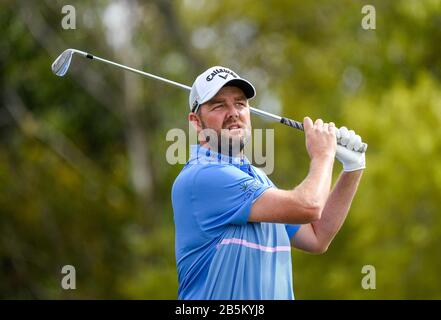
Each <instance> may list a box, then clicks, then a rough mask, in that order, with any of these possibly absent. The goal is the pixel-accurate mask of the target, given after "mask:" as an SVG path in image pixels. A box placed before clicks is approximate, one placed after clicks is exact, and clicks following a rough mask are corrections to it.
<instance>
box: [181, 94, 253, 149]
mask: <svg viewBox="0 0 441 320" xmlns="http://www.w3.org/2000/svg"><path fill="white" fill-rule="evenodd" d="M193 115H194V116H193V117H192V116H190V121H194V120H195V117H196V116H197V117H198V119H199V121H198V132H199V131H200V130H202V129H212V130H214V131H215V132H216V134H217V137H218V139H217V140H218V141H217V146H215V145H213V142H212V143H210V141H209V140H210V139H208V140H206V141H207V142H208V143H210V145H211V146H212V147H213V148H217V149H218V150H221V149H220V147H221V144H223V145H222V146H223V147H225V146H227V147H228V148H229V152H230V153H231V152H232V149H234V150H238V151H241V150H242V149H243V147H244V146H245V144H246V142H247V140H248V138H249V137H250V134H251V120H250V108H249V106H248V101H247V98H246V97H245V94H244V93H243V91H242V90H241V89H239V88H237V87H233V86H225V87H223V88H222V89H220V90H219V92H218V93H217V94H216V95H215V96H214V97H213V98H212V99H211V100H210V101H208V102H206V103H204V104H203V105H201V106H200V111H199V112H198V115H195V114H193ZM192 119H193V120H192ZM236 148H238V149H236ZM224 153H225V152H224ZM233 153H236V152H233Z"/></svg>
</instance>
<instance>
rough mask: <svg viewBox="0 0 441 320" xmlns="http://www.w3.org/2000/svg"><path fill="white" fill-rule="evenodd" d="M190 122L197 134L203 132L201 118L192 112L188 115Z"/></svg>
mask: <svg viewBox="0 0 441 320" xmlns="http://www.w3.org/2000/svg"><path fill="white" fill-rule="evenodd" d="M188 121H190V123H191V124H192V126H193V128H194V129H195V130H196V132H200V131H201V130H202V122H201V119H200V118H199V116H198V115H197V114H196V113H194V112H190V113H189V114H188Z"/></svg>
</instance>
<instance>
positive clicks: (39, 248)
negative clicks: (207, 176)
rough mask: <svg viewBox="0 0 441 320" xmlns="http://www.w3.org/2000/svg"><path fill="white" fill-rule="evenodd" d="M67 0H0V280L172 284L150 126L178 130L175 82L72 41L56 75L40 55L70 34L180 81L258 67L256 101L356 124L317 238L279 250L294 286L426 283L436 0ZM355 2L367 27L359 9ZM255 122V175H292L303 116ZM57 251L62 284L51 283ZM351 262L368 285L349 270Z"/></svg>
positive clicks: (118, 288)
mask: <svg viewBox="0 0 441 320" xmlns="http://www.w3.org/2000/svg"><path fill="white" fill-rule="evenodd" d="M70 4H71V5H73V6H74V7H75V9H76V18H77V19H76V29H75V30H65V29H63V28H62V26H61V19H62V18H63V14H62V13H61V8H62V7H63V5H64V3H63V2H62V1H12V0H6V1H2V4H1V10H0V29H1V30H2V34H3V35H2V37H1V38H0V298H3V299H6V298H24V299H28V298H39V299H45V298H49V299H78V298H86V299H87V298H91V299H97V298H109V299H114V298H126V299H175V298H176V297H177V275H176V269H175V260H174V227H173V211H172V208H171V201H170V190H171V186H172V183H173V180H174V178H175V177H176V175H177V174H178V173H179V171H180V169H181V167H182V166H180V165H174V166H172V165H169V164H168V163H167V162H166V159H165V151H166V149H167V147H168V146H169V145H170V144H171V142H167V141H166V139H165V136H166V133H167V131H168V130H169V129H171V128H182V129H184V130H187V128H188V125H187V120H186V115H187V111H188V109H187V93H186V92H184V91H182V90H179V89H176V88H172V87H168V86H166V85H164V84H162V83H158V82H155V81H149V80H144V79H140V78H139V77H137V76H133V75H127V74H126V73H124V72H123V71H120V70H116V69H115V68H111V67H108V66H105V65H102V64H101V65H100V64H99V63H93V62H90V61H84V60H82V59H80V58H78V57H74V61H73V63H72V66H71V69H72V70H70V71H69V73H68V75H67V76H66V77H65V78H58V77H56V76H55V75H53V74H52V73H51V71H50V65H51V63H52V61H53V60H54V59H55V58H56V56H57V55H58V54H59V53H61V52H62V51H63V50H64V49H66V48H69V47H72V48H78V49H80V50H84V51H90V52H91V53H93V54H96V55H98V56H101V57H103V58H108V59H111V60H115V61H121V62H122V63H125V64H128V65H131V66H134V67H136V68H141V69H143V70H146V71H148V72H152V73H155V74H158V75H162V76H164V77H167V78H170V79H173V80H176V81H179V82H182V83H185V84H189V85H190V84H191V83H192V81H193V80H194V78H195V76H196V75H197V74H198V73H199V72H201V71H202V70H204V69H205V68H206V67H208V66H211V65H225V66H229V67H231V68H233V69H235V70H237V71H238V72H239V73H240V74H241V75H243V76H245V77H247V78H249V79H250V80H251V81H253V83H255V85H256V88H257V92H258V95H257V97H256V98H255V99H254V100H253V101H252V104H253V106H260V107H261V108H262V109H265V110H268V111H271V112H275V113H281V114H284V115H286V116H288V117H291V118H293V119H299V120H301V119H303V117H304V116H306V115H308V116H311V117H313V118H317V117H321V118H323V119H325V120H326V121H334V122H335V123H336V124H337V125H338V126H341V125H346V126H348V127H351V128H353V129H354V130H356V131H357V132H358V133H359V134H360V135H361V136H362V137H363V139H364V140H365V141H367V142H368V144H369V149H368V152H367V170H366V172H365V174H364V177H363V180H362V183H361V185H360V188H359V192H358V193H357V195H356V198H355V200H354V203H353V206H352V208H351V212H350V214H349V216H348V219H347V221H346V223H345V225H344V226H343V228H342V230H341V232H340V233H339V234H338V235H337V237H336V238H335V240H334V242H333V244H332V245H331V247H330V248H329V250H328V252H327V253H326V254H324V255H320V256H316V255H309V254H305V253H302V252H299V251H295V252H293V265H294V286H295V294H296V298H298V299H423V298H429V299H433V298H437V299H440V298H441V290H440V289H439V284H440V283H441V274H440V270H441V255H440V249H439V248H440V246H441V237H440V236H441V218H440V216H439V213H440V207H441V206H440V204H441V201H440V196H441V161H440V160H441V126H440V124H441V57H440V55H439V43H441V1H439V0H426V1H411V0H401V1H392V0H390V1H369V2H368V3H366V2H364V1H349V0H347V1H339V0H333V1H314V2H305V1H256V0H244V1H230V0H227V1H203V0H185V1H172V0H158V1H138V2H135V1H129V0H126V1H123V0H121V1H114V2H112V1H109V2H107V1H94V2H90V1H78V0H75V1H71V3H70ZM365 4H371V5H374V6H375V8H376V18H377V21H376V30H364V29H363V28H362V27H361V19H362V18H363V15H362V14H361V8H362V7H363V6H364V5H365ZM121 17H123V18H124V17H125V18H124V19H125V20H124V19H123V18H121ZM112 26H113V27H112ZM115 26H116V28H115ZM115 30H119V32H122V33H118V32H116V31H115ZM253 125H254V127H257V128H259V127H264V128H275V129H276V134H275V139H276V145H275V152H276V154H275V170H274V173H273V174H272V175H271V176H270V178H271V179H272V180H273V181H274V182H275V183H276V184H277V185H278V186H279V187H281V188H292V187H294V186H295V185H296V184H297V183H299V182H300V181H301V180H302V179H303V178H304V177H305V175H306V172H307V170H308V164H309V163H308V157H307V154H306V152H305V148H304V140H303V136H302V134H297V133H295V132H293V131H292V130H291V129H289V128H287V127H284V126H280V125H278V124H273V123H269V122H265V121H264V120H262V119H259V118H257V117H254V118H253ZM335 169H336V170H335V171H336V172H335V176H337V174H338V171H339V170H340V166H339V164H336V166H335ZM68 264H70V265H73V266H75V268H76V280H77V284H76V287H77V289H76V290H63V289H62V288H61V286H60V283H61V279H62V277H63V275H62V274H61V268H62V266H64V265H68ZM364 265H373V266H374V267H375V268H376V276H377V281H376V289H375V290H364V289H363V288H362V287H361V280H362V278H363V276H364V274H362V273H361V270H362V267H363V266H364Z"/></svg>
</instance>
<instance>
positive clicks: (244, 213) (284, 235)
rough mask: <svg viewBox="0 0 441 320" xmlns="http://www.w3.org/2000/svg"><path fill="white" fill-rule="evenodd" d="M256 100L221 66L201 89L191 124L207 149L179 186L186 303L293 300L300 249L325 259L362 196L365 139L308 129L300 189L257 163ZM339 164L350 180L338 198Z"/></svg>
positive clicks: (328, 127)
mask: <svg viewBox="0 0 441 320" xmlns="http://www.w3.org/2000/svg"><path fill="white" fill-rule="evenodd" d="M254 96H255V89H254V87H253V85H252V84H251V83H250V82H248V81H247V80H245V79H243V78H241V77H240V76H239V75H238V74H237V73H235V72H234V71H232V70H230V69H228V68H225V67H219V66H216V67H212V68H210V69H208V70H206V71H205V72H204V73H202V74H201V75H199V76H198V77H197V79H196V81H195V82H194V84H193V86H192V89H191V92H190V99H189V100H190V113H189V115H188V120H189V121H190V122H191V124H192V125H193V126H194V128H195V129H196V130H197V132H198V138H199V144H197V145H192V146H191V153H190V159H189V160H188V162H187V164H186V165H185V166H184V168H183V169H182V171H181V172H180V174H179V175H178V177H177V178H176V180H175V182H174V184H173V188H172V204H173V211H174V219H175V228H176V234H175V246H176V265H177V271H178V281H179V290H178V298H179V299H234V300H236V299H241V300H243V299H247V300H248V299H294V290H293V280H292V266H291V247H294V248H297V249H300V250H303V251H306V252H310V253H323V252H325V251H326V250H327V248H328V246H329V245H330V243H331V241H332V239H333V238H334V236H335V235H336V233H337V232H338V231H339V229H340V228H341V226H342V224H343V222H344V220H345V218H346V216H347V213H348V211H349V208H350V205H351V202H352V199H353V197H354V195H355V192H356V190H357V186H358V184H359V181H360V179H361V176H362V172H363V169H364V168H365V154H364V152H363V153H362V152H357V151H358V150H359V149H361V144H362V140H361V138H360V136H358V135H356V134H355V133H354V131H352V130H348V129H346V128H345V127H342V128H340V129H337V128H336V127H335V125H334V124H333V123H324V122H323V121H322V120H320V119H318V120H316V121H315V122H313V121H312V120H311V119H310V118H308V117H306V118H305V119H304V121H303V125H304V129H305V143H306V151H307V152H308V155H309V157H310V163H309V171H308V172H305V176H306V177H305V179H304V180H303V181H302V182H301V183H300V184H299V185H297V186H294V185H293V189H291V190H282V189H278V188H277V187H276V186H275V185H274V183H273V182H272V181H271V180H270V179H269V178H268V177H267V176H266V175H265V173H263V172H262V171H261V170H259V169H258V168H256V167H254V166H253V165H252V164H250V162H249V161H248V159H247V158H246V157H245V156H244V152H243V148H244V146H245V144H246V142H247V140H248V138H249V136H250V133H251V119H250V109H249V105H248V100H249V99H251V98H253V97H254ZM337 141H338V142H339V145H337ZM336 157H337V159H338V160H339V161H340V162H341V163H342V164H343V172H342V173H341V174H340V176H339V178H338V180H337V181H336V183H335V185H334V187H333V188H332V190H331V180H332V170H333V165H334V159H335V158H336ZM292 170H296V169H295V168H293V169H292Z"/></svg>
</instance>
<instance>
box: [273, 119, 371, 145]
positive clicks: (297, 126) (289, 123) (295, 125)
mask: <svg viewBox="0 0 441 320" xmlns="http://www.w3.org/2000/svg"><path fill="white" fill-rule="evenodd" d="M280 123H283V124H284V125H287V126H290V127H293V128H295V129H298V130H302V131H305V130H304V128H303V123H301V122H299V121H295V120H291V119H289V118H285V117H281V118H280ZM366 149H367V144H366V143H364V142H363V146H362V147H361V150H358V152H366Z"/></svg>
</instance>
